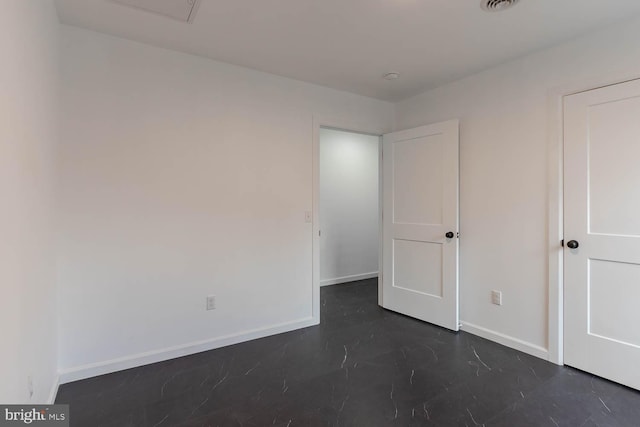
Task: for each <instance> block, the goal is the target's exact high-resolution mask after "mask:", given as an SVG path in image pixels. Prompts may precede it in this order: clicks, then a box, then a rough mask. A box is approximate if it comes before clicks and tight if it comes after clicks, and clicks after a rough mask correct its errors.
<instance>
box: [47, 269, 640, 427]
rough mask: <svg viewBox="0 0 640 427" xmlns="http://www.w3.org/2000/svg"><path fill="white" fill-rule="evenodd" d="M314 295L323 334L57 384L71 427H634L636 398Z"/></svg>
mask: <svg viewBox="0 0 640 427" xmlns="http://www.w3.org/2000/svg"><path fill="white" fill-rule="evenodd" d="M376 286H377V285H376V281H375V280H369V281H361V282H354V283H352V284H347V285H337V286H332V287H328V288H323V289H322V292H321V296H322V302H321V304H322V324H321V325H320V326H317V327H311V328H306V329H303V330H298V331H294V332H290V333H286V334H280V335H275V336H272V337H268V338H264V339H260V340H255V341H250V342H247V343H243V344H238V345H234V346H230V347H226V348H222V349H218V350H213V351H209V352H205V353H200V354H196V355H193V356H188V357H183V358H180V359H174V360H170V361H167V362H162V363H156V364H153V365H148V366H143V367H140V368H136V369H130V370H127V371H122V372H117V373H114V374H110V375H104V376H101V377H97V378H92V379H88V380H84V381H78V382H75V383H71V384H66V385H63V386H62V387H61V388H60V391H59V394H58V398H57V400H56V402H57V403H69V404H70V405H71V420H72V423H71V425H72V426H74V427H85V426H90V427H97V426H114V427H115V426H117V427H126V426H150V427H158V426H162V427H166V426H183V427H186V426H221V427H222V426H246V427H250V426H259V427H264V426H289V427H293V426H362V427H375V426H468V427H474V426H482V425H484V426H507V427H526V426H550V427H557V426H569V427H579V426H583V427H595V426H600V427H605V426H630V427H631V426H633V427H636V426H640V393H638V392H636V391H633V390H630V389H628V388H625V387H622V386H619V385H616V384H613V383H610V382H608V381H605V380H602V379H600V378H596V377H593V376H592V375H589V374H586V373H583V372H580V371H576V370H573V369H570V368H562V367H558V366H555V365H553V364H550V363H547V362H544V361H542V360H540V359H537V358H535V357H532V356H528V355H526V354H523V353H520V352H518V351H515V350H511V349H509V348H506V347H503V346H501V345H498V344H495V343H492V342H489V341H487V340H484V339H482V338H478V337H476V336H473V335H470V334H467V333H464V332H460V333H458V334H455V333H451V332H448V331H446V330H443V329H440V328H437V327H434V326H431V325H429V324H425V323H422V322H419V321H416V320H413V319H410V318H407V317H404V316H400V315H397V314H395V313H391V312H388V311H385V310H383V309H381V308H379V307H378V305H377V287H376Z"/></svg>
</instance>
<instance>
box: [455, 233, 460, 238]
mask: <svg viewBox="0 0 640 427" xmlns="http://www.w3.org/2000/svg"><path fill="white" fill-rule="evenodd" d="M456 237H457V238H458V239H459V238H460V232H459V231H458V232H456Z"/></svg>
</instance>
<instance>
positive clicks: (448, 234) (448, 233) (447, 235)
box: [445, 231, 454, 239]
mask: <svg viewBox="0 0 640 427" xmlns="http://www.w3.org/2000/svg"><path fill="white" fill-rule="evenodd" d="M445 236H446V238H447V239H453V236H454V234H453V231H447V234H445Z"/></svg>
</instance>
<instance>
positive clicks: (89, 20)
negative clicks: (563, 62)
mask: <svg viewBox="0 0 640 427" xmlns="http://www.w3.org/2000/svg"><path fill="white" fill-rule="evenodd" d="M176 1H180V0H176ZM182 1H184V0H182ZM56 2H57V7H58V14H59V16H60V20H61V21H62V22H63V23H65V24H70V25H76V26H79V27H84V28H89V29H92V30H96V31H100V32H104V33H108V34H112V35H115V36H120V37H125V38H128V39H132V40H137V41H141V42H144V43H149V44H152V45H156V46H161V47H166V48H170V49H175V50H180V51H184V52H189V53H193V54H197V55H202V56H206V57H209V58H213V59H216V60H219V61H224V62H228V63H231V64H237V65H241V66H246V67H250V68H254V69H256V70H261V71H266V72H269V73H273V74H278V75H281V76H286V77H291V78H294V79H298V80H303V81H307V82H311V83H316V84H320V85H323V86H328V87H332V88H336V89H341V90H345V91H349V92H354V93H358V94H361V95H366V96H370V97H374V98H379V99H383V100H388V101H398V100H401V99H404V98H407V97H409V96H412V95H415V94H417V93H420V92H422V91H424V90H427V89H430V88H433V87H436V86H439V85H441V84H444V83H447V82H450V81H453V80H456V79H458V78H461V77H464V76H466V75H470V74H472V73H474V72H477V71H480V70H483V69H485V68H488V67H491V66H493V65H497V64H499V63H502V62H505V61H507V60H509V59H513V58H516V57H519V56H522V55H524V54H526V53H529V52H532V51H535V50H538V49H541V48H544V47H547V46H551V45H553V44H557V43H559V42H561V41H564V40H567V39H570V38H572V37H575V36H577V35H580V34H583V33H586V32H589V31H592V30H594V29H596V28H599V27H602V26H605V25H609V24H612V23H614V22H616V21H619V20H622V19H625V18H628V17H631V16H633V15H638V14H640V1H638V0H520V3H519V4H518V5H517V6H515V7H514V8H513V9H509V10H507V11H504V12H500V13H487V12H484V11H482V10H481V9H480V0H202V2H201V4H200V7H199V9H198V11H197V14H196V16H195V20H194V22H193V23H192V24H187V23H183V22H179V21H177V20H172V19H170V18H166V17H163V16H161V15H156V14H152V13H149V12H145V11H141V10H139V9H133V8H129V7H125V6H122V5H119V4H117V3H113V2H111V1H109V0H56ZM390 71H396V72H399V73H400V74H401V76H400V79H399V80H396V81H387V80H384V79H382V75H383V74H385V73H387V72H390Z"/></svg>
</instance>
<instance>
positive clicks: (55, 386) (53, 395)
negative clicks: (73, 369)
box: [47, 375, 60, 405]
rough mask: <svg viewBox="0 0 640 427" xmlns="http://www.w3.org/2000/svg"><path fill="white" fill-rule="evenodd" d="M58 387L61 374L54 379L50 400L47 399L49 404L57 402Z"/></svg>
mask: <svg viewBox="0 0 640 427" xmlns="http://www.w3.org/2000/svg"><path fill="white" fill-rule="evenodd" d="M58 387H60V376H59V375H56V377H55V378H54V380H53V384H52V385H51V391H50V392H49V400H47V404H48V405H53V404H54V403H56V396H57V395H58Z"/></svg>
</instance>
